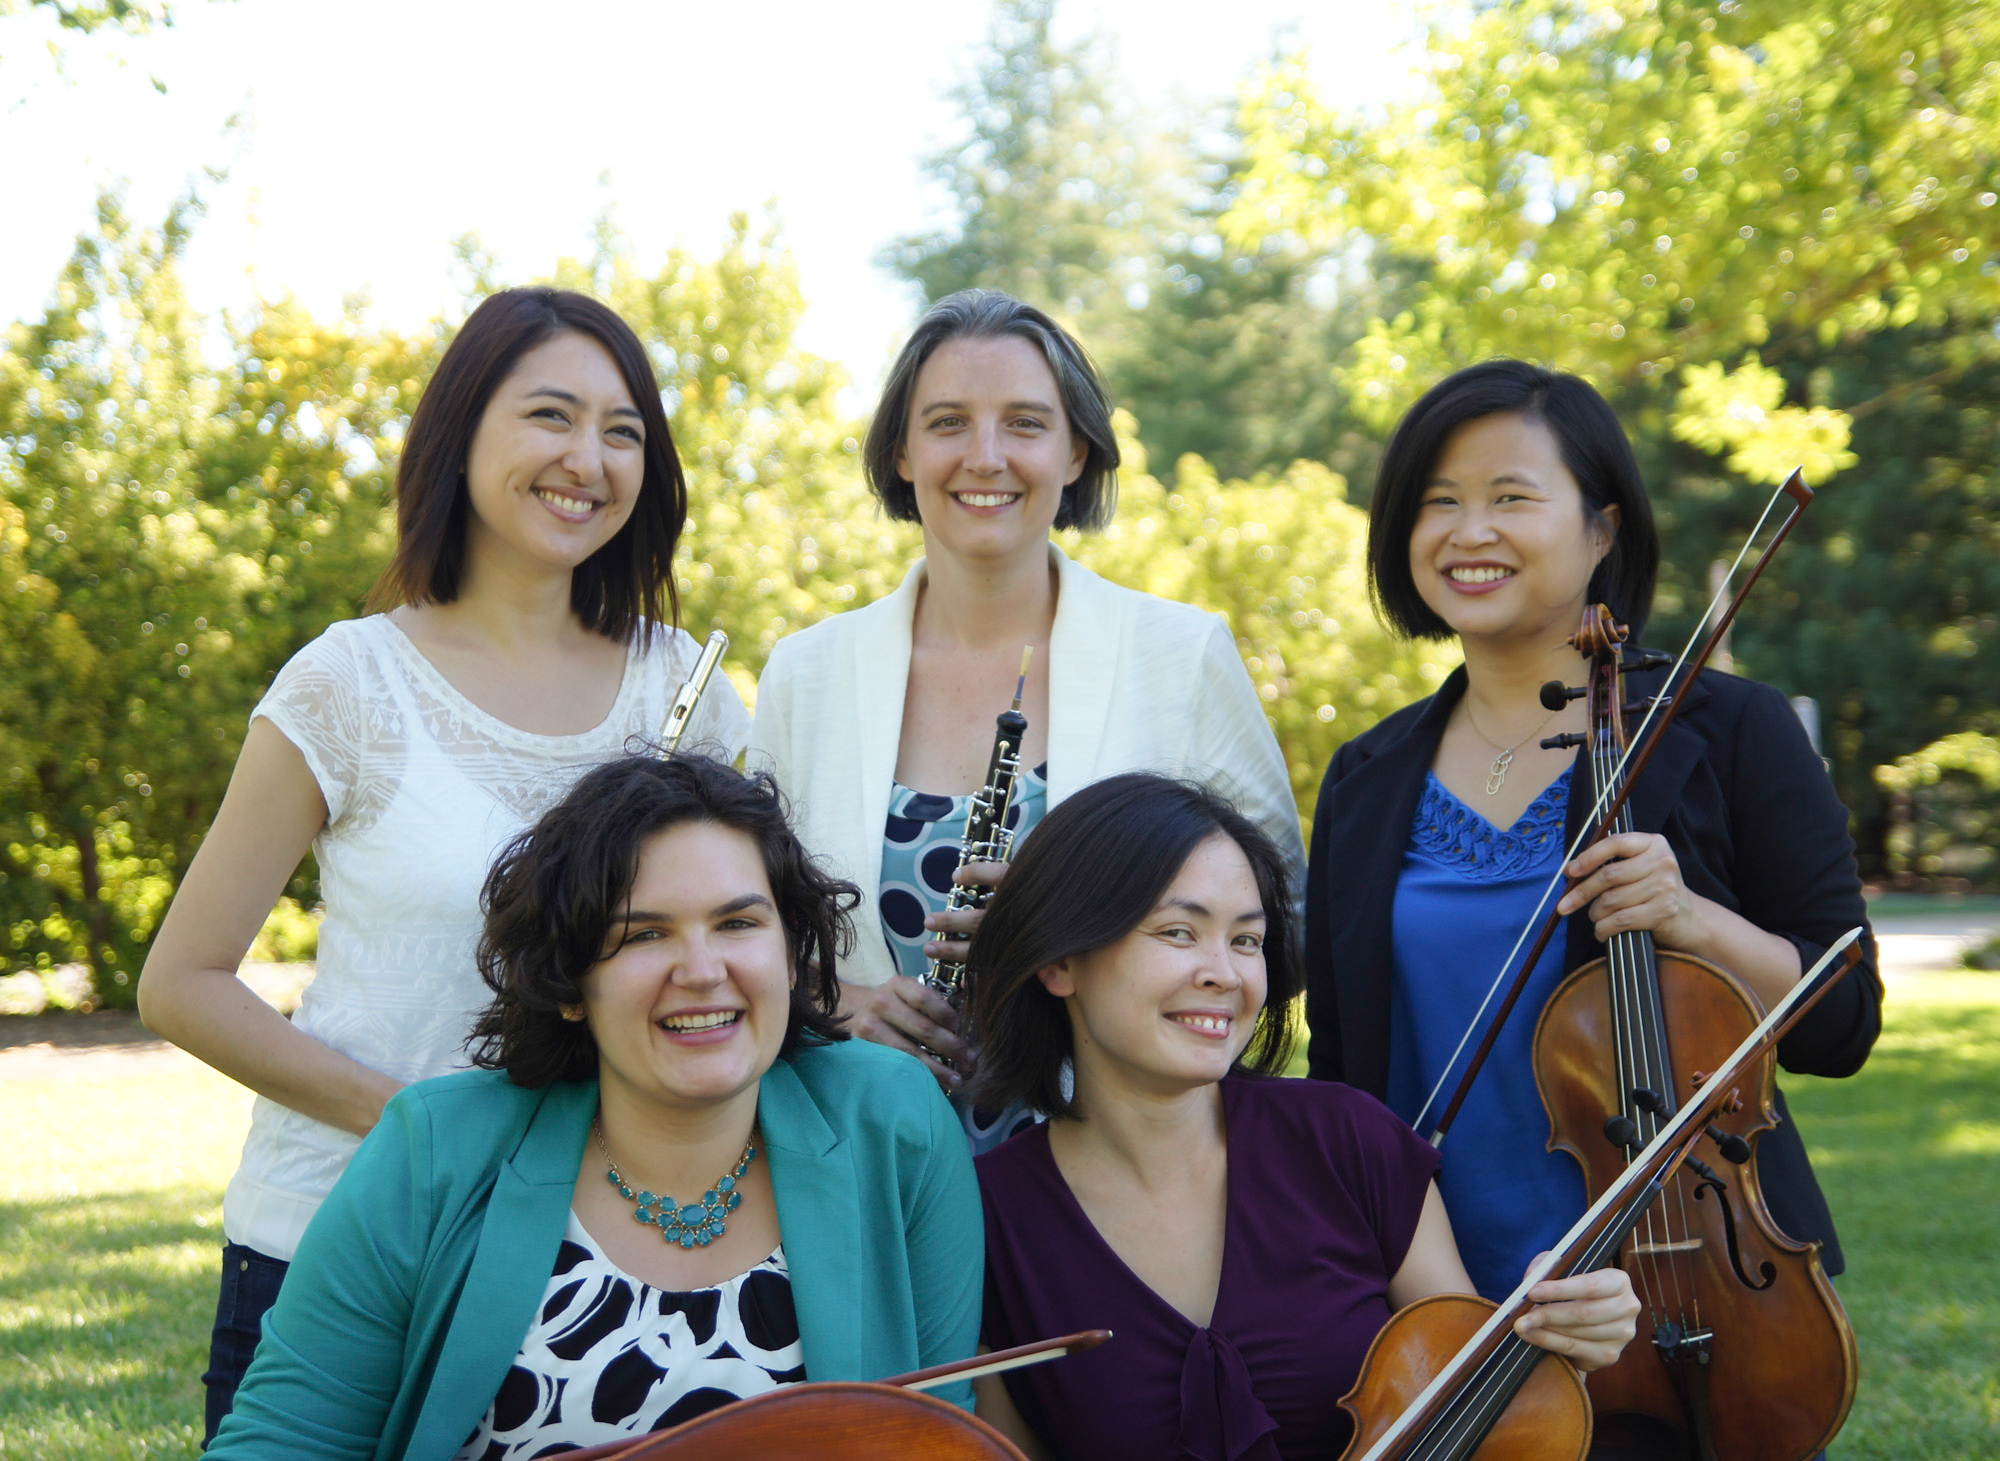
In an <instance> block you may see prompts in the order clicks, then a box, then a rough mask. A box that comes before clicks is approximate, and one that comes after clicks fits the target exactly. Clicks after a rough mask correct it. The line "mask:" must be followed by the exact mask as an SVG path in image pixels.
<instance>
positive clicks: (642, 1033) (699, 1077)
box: [581, 822, 792, 1109]
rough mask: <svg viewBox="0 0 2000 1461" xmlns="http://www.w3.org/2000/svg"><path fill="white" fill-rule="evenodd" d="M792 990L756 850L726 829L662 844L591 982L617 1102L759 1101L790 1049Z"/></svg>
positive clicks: (702, 830) (687, 828) (673, 832)
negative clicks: (781, 1054)
mask: <svg viewBox="0 0 2000 1461" xmlns="http://www.w3.org/2000/svg"><path fill="white" fill-rule="evenodd" d="M791 981H792V968H791V957H790V950H789V947H788V945H787V942H786V938H785V929H784V925H783V923H782V922H780V920H779V917H778V910H777V905H776V903H775V902H774V901H773V899H772V895H771V884H770V879H769V877H768V876H767V874H766V873H765V871H764V859H763V856H762V854H761V853H760V852H759V851H758V848H757V844H756V843H755V842H754V841H753V840H752V839H751V838H750V837H749V836H748V835H746V834H745V833H742V832H739V831H737V830H736V829H735V828H733V827H727V826H723V825H722V824H720V823H717V822H686V823H682V824H681V825H679V826H676V827H671V828H669V829H668V830H666V831H664V832H659V833H656V834H654V835H653V836H652V837H651V838H649V839H648V840H647V842H646V845H645V848H644V850H643V851H642V852H641V853H640V855H639V870H638V875H637V876H636V877H635V878H633V880H632V892H631V895H630V897H629V899H628V902H627V905H626V909H625V912H624V914H623V919H622V921H619V922H614V924H613V926H612V928H611V930H610V932H609V935H608V937H607V939H606V946H605V954H604V957H603V958H602V959H600V960H599V962H598V963H597V964H596V965H594V966H593V967H592V968H591V970H590V972H589V973H588V974H586V975H584V977H583V979H582V981H581V982H582V987H583V1003H584V1013H585V1018H586V1019H587V1020H588V1022H589V1025H590V1033H591V1036H592V1038H593V1039H595V1040H596V1042H597V1053H598V1076H599V1080H600V1081H601V1082H602V1084H603V1086H604V1090H605V1094H606V1096H607V1098H610V1097H613V1096H614V1094H615V1095H617V1096H622V1097H624V1098H627V1099H631V1100H636V1101H638V1102H640V1103H642V1104H652V1105H657V1106H666V1107H673V1108H678V1109H687V1108H692V1107H703V1106H712V1105H715V1104H718V1103H724V1102H728V1101H731V1100H735V1099H748V1100H750V1101H753V1102H754V1100H755V1099H756V1088H757V1082H758V1081H759V1080H760V1079H762V1077H763V1075H764V1072H765V1071H767V1070H769V1069H770V1068H771V1064H772V1062H773V1061H775V1060H776V1059H777V1058H778V1050H779V1047H780V1046H782V1045H783V1043H784V1039H785V1028H786V1024H787V1022H788V1021H789V1019H790V1017H791Z"/></svg>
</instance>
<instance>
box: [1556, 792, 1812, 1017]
mask: <svg viewBox="0 0 2000 1461" xmlns="http://www.w3.org/2000/svg"><path fill="white" fill-rule="evenodd" d="M1565 871H1566V872H1567V873H1568V874H1569V876H1570V877H1571V878H1572V879H1573V880H1574V881H1573V883H1572V885H1571V887H1570V890H1569V891H1568V892H1567V893H1565V894H1563V897H1562V901H1561V902H1559V903H1557V904H1556V910H1557V911H1558V912H1560V913H1574V912H1576V910H1577V909H1579V908H1588V909H1589V910H1590V920H1591V927H1592V929H1593V930H1594V931H1595V932H1596V934H1597V938H1598V942H1600V943H1604V942H1608V941H1609V940H1610V938H1611V936H1612V935H1613V934H1620V933H1632V932H1634V931H1637V930H1644V931H1645V932H1647V933H1650V934H1651V935H1652V936H1653V937H1654V938H1655V939H1657V940H1658V941H1659V943H1660V946H1661V947H1662V948H1667V949H1673V950H1676V951H1678V952H1680V953H1683V954H1693V955H1694V956H1695V957H1697V958H1701V959H1707V960H1708V961H1709V962H1710V963H1712V964H1720V965H1721V966H1722V967H1723V968H1725V969H1727V970H1728V971H1729V972H1730V973H1731V974H1734V975H1735V976H1736V977H1737V978H1738V979H1740V980H1742V981H1743V982H1744V983H1745V984H1747V985H1749V986H1750V988H1751V989H1752V990H1753V991H1755V992H1756V995H1757V997H1758V998H1759V999H1761V1000H1763V1001H1764V1006H1765V1008H1767V1009H1768V1008H1770V1007H1771V1006H1772V1005H1774V1004H1776V1003H1777V1002H1778V1001H1779V1000H1781V999H1783V998H1784V997H1785V995H1786V993H1787V992H1788V991H1790V989H1791V987H1792V986H1793V985H1794V984H1796V983H1798V982H1799V975H1800V974H1802V973H1804V972H1805V965H1804V963H1803V962H1801V960H1800V957H1799V950H1798V946H1797V945H1795V944H1794V943H1792V941H1791V940H1790V939H1787V938H1783V937H1781V936H1779V935H1778V934H1775V933H1770V932H1767V931H1766V930H1764V929H1761V928H1759V927H1757V925H1756V924H1754V923H1752V922H1750V920H1749V919H1747V918H1745V917H1743V915H1742V914H1740V913H1735V912H1732V911H1731V910H1730V909H1728V908H1725V907H1723V906H1722V904H1720V903H1717V902H1715V901H1714V900H1713V899H1710V898H1704V897H1702V896H1701V894H1699V893H1693V892H1690V891H1688V886H1687V884H1685V883H1683V882H1682V881H1681V865H1680V860H1679V859H1678V858H1676V857H1675V856H1674V850H1673V848H1672V847H1671V846H1669V845H1668V843H1667V839H1666V838H1664V837H1662V836H1660V835H1659V834H1658V833H1656V832H1619V833H1616V834H1614V835H1613V836H1610V837H1606V838H1604V839H1603V840H1602V841H1600V842H1595V843H1593V844H1591V845H1590V846H1589V847H1586V848H1585V849H1584V850H1583V851H1582V852H1581V853H1579V854H1578V855H1577V857H1576V860H1575V861H1573V862H1572V863H1570V865H1569V866H1568V868H1566V869H1565Z"/></svg>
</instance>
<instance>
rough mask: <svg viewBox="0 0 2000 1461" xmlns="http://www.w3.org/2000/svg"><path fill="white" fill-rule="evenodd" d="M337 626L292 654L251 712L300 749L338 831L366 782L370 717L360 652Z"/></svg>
mask: <svg viewBox="0 0 2000 1461" xmlns="http://www.w3.org/2000/svg"><path fill="white" fill-rule="evenodd" d="M345 631H346V626H345V625H343V624H336V625H334V626H332V627H331V628H330V629H328V630H327V632H326V633H324V634H322V635H321V636H320V637H319V638H317V639H315V640H314V641H313V642H312V643H311V644H308V645H307V646H306V647H305V648H304V649H302V650H300V651H299V652H298V653H297V654H295V655H293V656H292V657H291V659H290V660H288V661H287V662H286V664H285V667H284V668H283V669H281V670H279V671H278V677H277V679H275V680H273V681H272V682H271V688H270V689H268V690H266V691H265V692H264V698H263V699H262V700H259V701H258V702H257V708H256V709H254V710H252V711H251V712H250V719H251V720H252V721H253V722H254V721H256V720H258V719H260V718H261V719H264V720H268V721H270V722H271V724H272V725H274V726H276V727H277V728H278V731H279V733H280V734H282V735H283V736H284V738H285V739H286V740H288V741H290V742H291V743H292V744H293V745H294V746H297V747H298V748H299V754H300V755H302V756H304V757H305V758H306V765H307V767H308V768H309V769H310V770H311V771H312V774H313V780H315V781H317V782H318V783H319V791H320V795H321V796H322V797H324V798H325V799H326V824H327V826H328V827H335V826H338V825H339V823H340V818H341V814H342V813H343V812H344V811H345V810H346V809H347V807H348V805H349V804H350V802H351V801H352V799H353V796H354V792H355V789H356V787H357V786H358V785H359V784H360V781H361V768H362V757H363V752H364V750H365V743H366V737H367V735H368V727H369V715H368V707H367V704H366V696H365V695H364V694H363V691H362V685H361V651H360V648H359V646H358V645H356V644H355V643H354V639H353V636H352V634H351V633H348V632H345Z"/></svg>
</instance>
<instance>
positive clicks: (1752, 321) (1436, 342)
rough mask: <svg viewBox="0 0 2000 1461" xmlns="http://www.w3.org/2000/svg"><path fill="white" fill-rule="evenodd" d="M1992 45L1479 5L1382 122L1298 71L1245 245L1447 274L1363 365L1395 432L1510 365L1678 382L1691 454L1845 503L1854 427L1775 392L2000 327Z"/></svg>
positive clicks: (1962, 11)
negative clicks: (1333, 101) (1479, 364)
mask: <svg viewBox="0 0 2000 1461" xmlns="http://www.w3.org/2000/svg"><path fill="white" fill-rule="evenodd" d="M1996 47H2000V12H1995V11H1994V10H1993V8H1992V7H1991V6H1988V5H1984V4H1982V3H1980V0H1945V3H1942V4H1935V3H1930V0H1923V3H1918V0H1891V3H1886V4H1884V3H1877V0H1808V3H1807V4H1805V5H1804V6H1796V5H1795V6H1791V7H1787V8H1784V9H1782V10H1780V9H1777V8H1774V7H1771V6H1764V5H1746V4H1743V3H1740V0H1725V3H1723V4H1720V5H1709V4H1704V3H1692V0H1611V3H1598V0H1591V3H1584V0H1519V3H1510V4H1504V5H1502V4H1484V5H1479V6H1476V7H1475V8H1474V10H1473V11H1472V13H1471V15H1470V17H1469V19H1466V20H1464V21H1463V22H1462V23H1460V22H1459V21H1458V20H1457V19H1456V18H1453V19H1452V20H1450V21H1449V22H1443V23H1440V24H1439V26H1438V27H1437V28H1435V29H1434V30H1433V31H1432V33H1431V36H1430V52H1431V55H1430V64H1429V68H1428V72H1427V84H1426V85H1425V86H1423V87H1422V88H1421V89H1420V92H1419V94H1418V95H1416V96H1415V97H1413V98H1411V99H1410V100H1409V101H1408V102H1407V103H1406V104H1404V105H1402V106H1399V107H1397V108H1395V109H1393V110H1392V111H1391V113H1390V114H1389V115H1388V116H1387V117H1386V118H1373V117H1359V116H1353V115H1347V114H1344V113H1342V112H1340V111H1338V110H1336V109H1335V108H1333V107H1332V106H1330V105H1329V104H1328V103H1327V102H1326V101H1325V100H1324V99H1322V98H1320V97H1318V96H1317V95H1316V94H1315V92H1314V89H1313V87H1312V84H1311V81H1310V78H1309V76H1308V75H1307V72H1306V70H1305V66H1304V64H1303V61H1302V60H1300V59H1294V60H1293V61H1291V62H1289V63H1286V64H1283V65H1280V66H1278V67H1276V68H1274V69H1273V70H1272V71H1271V72H1270V74H1269V75H1268V77H1267V79H1266V82H1265V84H1264V86H1263V87H1262V89H1261V91H1260V92H1259V93H1258V94H1256V95H1255V96H1254V98H1253V99H1252V101H1251V102H1250V103H1249V104H1248V106H1247V108H1246V113H1245V117H1244V127H1245V132H1246V136H1247V138H1248V144H1249V152H1250V163H1249V166H1248V168H1247V169H1246V170H1245V174H1244V179H1243V186H1242V193H1241V197H1240V199H1239V201H1238V204H1237V207H1236V209H1235V210H1234V212H1233V213H1232V215H1231V218H1230V226H1231V228H1232V231H1233V233H1234V235H1235V236H1236V237H1237V238H1238V239H1239V240H1251V239H1256V238H1260V237H1263V236H1265V235H1267V234H1270V233H1273V232H1295V233H1298V234H1300V235H1302V236H1305V237H1307V238H1310V239H1316V240H1319V241H1321V242H1323V243H1328V244H1332V243H1337V242H1339V243H1345V242H1349V241H1351V240H1352V239H1354V238H1355V237H1357V236H1358V237H1363V238H1366V239H1368V240H1370V241H1372V243H1373V244H1374V246H1375V247H1376V248H1377V249H1378V250H1380V251H1383V252H1388V253H1393V254H1397V255H1406V256H1409V257H1412V258H1415V259H1419V260H1421V261H1423V263H1424V264H1425V266H1426V268H1427V280H1428V282H1427V286H1426V287H1425V288H1424V289H1423V290H1422V292H1421V294H1420V296H1419V297H1418V298H1417V299H1416V300H1415V301H1414V302H1413V304H1412V307H1411V308H1409V309H1408V310H1406V311H1404V312H1402V313H1400V314H1398V315H1397V316H1396V317H1395V318H1393V319H1387V320H1384V321H1382V322H1381V323H1380V324H1379V325H1378V326H1377V328H1376V329H1375V330H1373V331H1372V332H1371V334H1370V337H1369V338H1368V340H1367V341H1365V342H1364V344H1363V347H1362V349H1361V350H1359V351H1358V352H1357V354H1356V357H1355V359H1354V362H1353V364H1352V366H1351V370H1352V372H1353V374H1354V376H1355V378H1356V381H1357V384H1358V385H1359V386H1360V387H1361V396H1362V398H1363V399H1364V400H1365V401H1366V402H1369V403H1372V404H1371V406H1370V409H1371V411H1372V413H1373V415H1374V418H1375V419H1376V420H1377V421H1378V422H1386V421H1389V420H1393V419H1394V417H1395V416H1396V415H1397V414H1399V413H1400V411H1401V409H1402V408H1403V407H1404V406H1405V405H1407V404H1408V403H1409V401H1410V399H1411V398H1412V397H1413V396H1414V395H1415V394H1416V393H1417V392H1418V391H1419V390H1421V389H1422V387H1423V386H1425V385H1426V384H1428V383H1429V382H1430V381H1432V380H1435V379H1436V378H1437V377H1438V376H1439V375H1440V374H1442V373H1443V372H1444V371H1445V370H1446V369H1449V368H1450V367H1452V366H1454V365H1456V364H1460V363H1463V361H1464V360H1466V359H1467V358H1475V359H1476V358H1479V357H1480V356H1482V355H1488V354H1494V353H1500V352H1505V353H1511V354H1515V355H1525V356H1530V357H1534V358H1538V359H1545V360H1551V361H1557V362H1560V363H1561V364H1562V365H1563V366H1564V367H1565V368H1568V369H1573V370H1577V371H1579V372H1580V373H1582V374H1586V375H1588V376H1590V377H1591V378H1592V379H1594V380H1596V381H1599V382H1600V383H1603V384H1606V385H1607V386H1613V387H1618V386H1629V385H1635V384H1640V383H1644V382H1646V381H1648V380H1654V379H1671V380H1674V381H1675V382H1676V383H1677V385H1678V387H1679V390H1678V396H1677V399H1676V414H1675V417H1674V422H1673V425H1674V429H1675V431H1676V433H1677V434H1679V435H1681V436H1682V437H1683V438H1684V439H1686V440H1689V441H1693V442H1696V443H1697V444H1699V445H1701V446H1702V447H1703V448H1704V449H1707V450H1712V451H1721V450H1728V451H1730V452H1731V453H1732V456H1731V459H1730V465H1731V467H1732V469H1733V470H1735V471H1738V472H1741V473H1743V474H1745V475H1749V476H1753V477H1756V478H1758V479H1760V480H1764V481H1772V482H1775V481H1777V480H1779V479H1780V478H1781V477H1782V476H1783V474H1784V472H1786V471H1789V470H1790V468H1791V466H1792V464H1793V463H1794V462H1795V461H1798V460H1801V459H1803V460H1805V461H1806V462H1807V463H1808V471H1809V474H1810V475H1817V476H1819V477H1821V478H1824V477H1825V476H1827V475H1830V473H1831V471H1832V470H1834V469H1836V468H1838V467H1840V466H1844V465H1847V462H1848V457H1847V454H1846V447H1847V436H1848V427H1847V421H1846V418H1845V416H1844V415H1843V414H1842V413H1840V412H1839V411H1837V410H1834V409H1831V408H1826V407H1814V406H1812V405H1808V404H1800V403H1786V404H1780V403H1779V402H1778V401H1777V400H1774V399H1772V398H1771V395H1770V389H1771V386H1772V384H1773V376H1772V374H1771V368H1772V367H1773V366H1774V365H1776V364H1777V363H1778V362H1781V361H1783V360H1785V359H1787V358H1789V357H1791V356H1793V355H1794V354H1797V353H1801V352H1803V351H1805V350H1807V349H1808V348H1810V347H1811V346H1812V344H1813V343H1814V342H1815V341H1817V342H1818V343H1819V344H1821V345H1822V346H1828V345H1833V344H1835V343H1837V342H1840V341H1842V340H1851V339H1854V338H1858V337H1861V336H1865V335H1868V334H1872V333H1875V332H1878V331H1880V330H1883V329H1888V328H1896V327H1901V326H1906V325H1911V324H1925V325H1931V326H1936V325H1940V324H1942V323H1944V322H1946V321H1948V320H1966V319H1980V320H1986V319H1991V318H1992V316H1993V315H1994V314H1995V312H1996V310H1997V309H2000V263H1996V259H1995V254H1994V238H1995V227H1994V224H1995V220H1996V218H2000V214H1996V213H1994V212H1993V211H1992V209H1993V208H1994V205H1995V202H1996V201H1997V200H1996V194H1995V189H1996V188H2000V63H1996V62H1995V61H1993V60H1992V59H1991V58H1992V57H1993V56H1994V55H1995V54H1996ZM1274 220H1276V221H1275V222H1274ZM1779 385H1780V386H1782V382H1779Z"/></svg>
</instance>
